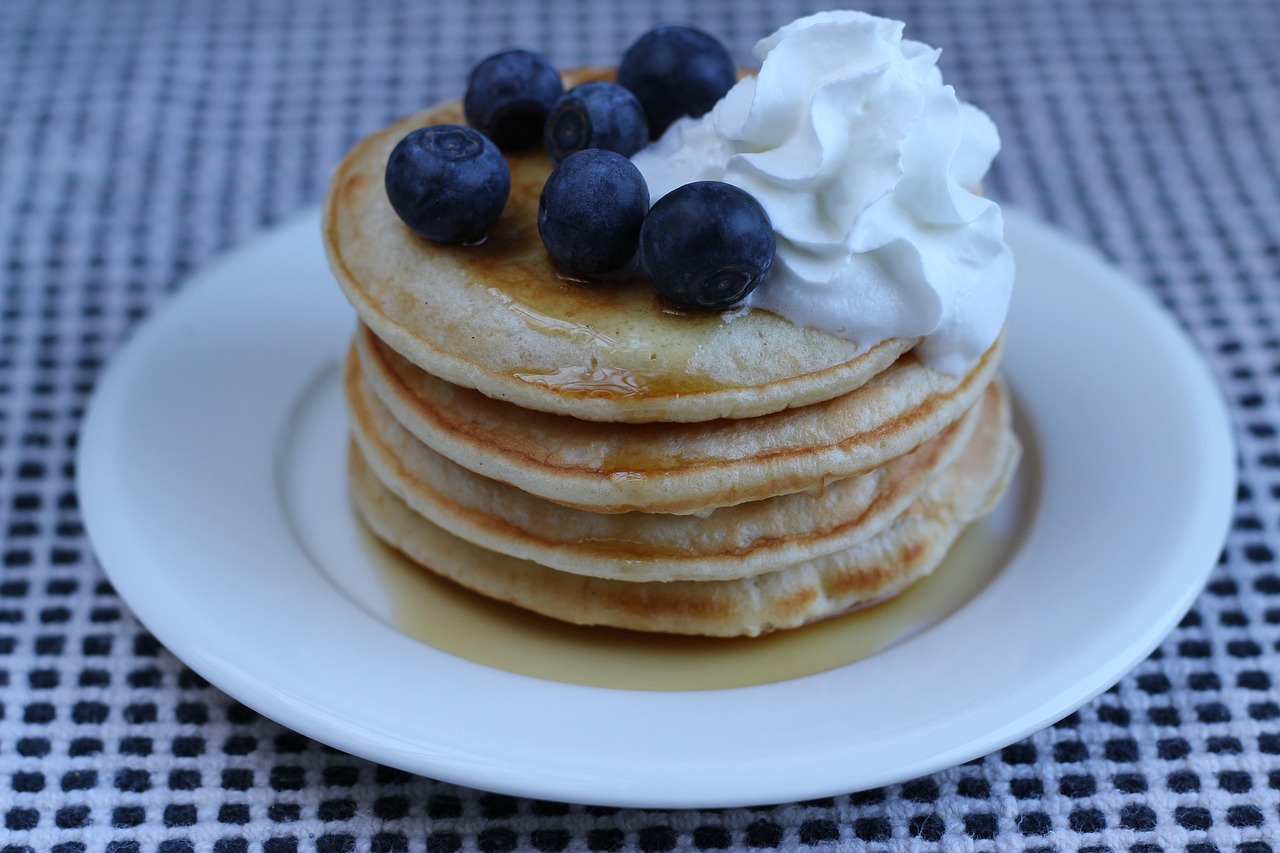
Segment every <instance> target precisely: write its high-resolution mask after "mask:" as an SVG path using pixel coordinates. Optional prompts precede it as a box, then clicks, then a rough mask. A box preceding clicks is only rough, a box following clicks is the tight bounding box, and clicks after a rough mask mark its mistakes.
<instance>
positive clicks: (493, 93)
mask: <svg viewBox="0 0 1280 853" xmlns="http://www.w3.org/2000/svg"><path fill="white" fill-rule="evenodd" d="M562 94H564V84H563V83H562V82H560V75H559V74H557V73H556V70H555V69H554V68H552V67H551V63H550V62H548V61H547V58H546V57H545V56H543V55H542V54H540V53H534V52H533V51H531V50H523V49H520V48H517V49H515V50H504V51H503V52H501V53H495V54H494V55H493V56H490V57H488V58H486V59H483V60H481V61H480V63H479V64H478V65H476V67H475V68H472V69H471V76H470V77H468V78H467V94H466V95H465V96H464V97H463V99H462V111H463V113H465V114H466V117H467V123H468V124H470V125H471V126H472V127H474V128H475V129H476V130H478V131H480V132H481V133H483V134H484V135H485V136H488V137H489V138H490V139H492V140H493V141H494V142H495V143H496V144H497V146H498V147H499V148H501V149H502V150H503V151H517V150H520V149H522V148H531V147H532V146H534V145H537V144H538V143H539V142H540V141H542V125H543V124H544V123H545V122H546V120H547V113H549V112H551V107H552V106H553V105H554V104H555V102H556V100H557V99H558V98H559V97H560V96H561V95H562Z"/></svg>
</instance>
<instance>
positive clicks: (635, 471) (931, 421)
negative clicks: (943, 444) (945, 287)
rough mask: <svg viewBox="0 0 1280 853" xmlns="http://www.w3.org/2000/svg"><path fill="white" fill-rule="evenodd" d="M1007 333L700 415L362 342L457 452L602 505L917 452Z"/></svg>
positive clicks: (773, 483)
mask: <svg viewBox="0 0 1280 853" xmlns="http://www.w3.org/2000/svg"><path fill="white" fill-rule="evenodd" d="M1002 346H1003V339H1001V340H997V341H996V343H995V345H993V346H992V348H991V350H989V351H988V352H987V353H986V354H985V355H984V356H983V357H982V358H981V359H980V360H979V361H978V362H977V363H976V364H975V365H974V366H973V368H972V369H971V371H970V372H969V373H968V374H966V375H963V376H950V375H948V374H944V373H939V372H937V371H934V370H930V369H929V368H927V367H925V366H924V365H923V364H922V363H921V362H920V361H919V360H917V359H916V358H915V356H914V355H912V354H911V353H907V354H906V355H904V356H902V357H901V358H899V359H898V360H897V361H895V362H894V363H893V364H892V365H890V366H889V367H888V368H887V369H886V370H884V371H882V372H881V373H879V374H878V375H876V376H875V377H874V378H873V379H872V380H871V381H869V382H867V383H865V384H863V385H862V386H860V387H859V388H857V389H855V390H853V391H850V392H848V393H846V394H843V395H841V396H839V397H836V398H834V399H831V400H825V401H823V402H820V403H814V404H812V405H809V406H805V407H803V408H795V409H786V410H783V411H780V412H775V413H773V414H770V415H763V416H761V417H757V418H748V419H721V420H715V421H707V422H703V423H696V424H680V423H676V424H601V423H596V422H592V421H584V420H579V419H577V418H570V417H565V416H562V415H550V414H546V413H542V412H532V411H528V410H524V409H520V408H518V407H516V406H513V405H511V404H509V403H504V402H502V401H499V400H493V399H491V398H488V397H486V396H484V395H483V394H479V393H477V392H475V391H472V390H470V389H466V388H461V387H459V386H456V385H452V384H450V383H447V382H443V381H441V380H440V379H438V378H436V377H434V376H432V375H430V374H429V373H426V372H425V371H423V370H420V369H418V368H417V367H415V366H414V365H412V364H410V363H409V362H408V361H407V360H406V359H404V358H403V357H401V356H399V355H398V354H397V353H396V352H395V351H394V350H392V349H391V348H390V347H388V346H385V345H384V344H383V343H382V342H380V341H379V340H378V339H377V338H376V337H375V336H374V335H373V334H372V332H371V331H370V330H368V329H367V328H365V329H362V330H361V331H359V332H358V333H357V349H358V352H359V357H360V362H361V365H362V369H363V371H364V373H365V376H366V377H367V379H368V381H369V384H370V387H371V388H372V389H373V390H374V393H376V394H377V395H378V398H379V399H380V400H382V402H383V403H384V404H385V405H386V406H387V408H389V409H390V410H391V412H392V414H393V415H394V416H395V418H396V420H397V421H399V422H400V423H401V424H403V425H404V427H405V428H406V429H408V430H409V431H410V432H412V433H413V434H414V435H415V436H416V437H417V438H418V439H419V440H421V441H422V442H423V443H425V444H426V445H427V446H429V447H430V448H431V449H433V450H435V451H436V452H437V453H440V454H441V455H443V456H445V457H447V458H449V459H451V460H452V461H454V462H456V463H458V464H459V465H461V466H463V467H464V468H467V469H468V470H471V471H474V472H476V473H478V474H482V475H484V476H486V477H489V478H492V479H496V480H500V481H502V482H505V483H508V484H510V485H513V486H516V487H517V488H520V489H523V490H524V491H527V492H529V493H530V494H533V495H537V496H538V497H541V498H545V499H546V500H549V501H553V502H555V503H560V504H564V505H565V506H571V507H575V508H578V509H585V510H590V511H592V512H600V513H618V512H628V511H632V510H640V511H643V512H665V513H689V512H699V511H703V510H706V509H708V508H711V507H718V506H733V505H735V504H740V503H745V502H747V501H754V500H762V499H764V498H770V497H774V496H776V495H783V494H789V493H792V492H799V491H803V490H805V489H809V488H811V487H813V486H815V485H818V484H821V483H824V482H829V481H831V480H836V479H843V478H846V477H852V476H857V475H860V474H864V473H866V472H868V471H871V470H873V469H875V468H878V467H880V466H881V465H883V464H885V463H886V462H888V461H889V460H891V459H895V458H897V457H899V456H902V455H904V454H906V453H909V452H911V451H912V450H914V449H915V448H917V447H919V446H920V445H921V444H923V443H924V442H926V441H928V440H929V439H931V438H933V437H934V436H936V435H938V434H939V433H940V432H942V430H944V429H945V428H946V427H947V426H948V425H950V424H951V423H953V422H955V421H956V420H957V419H958V418H959V417H960V416H961V415H962V414H963V413H964V412H966V411H968V410H969V409H970V408H971V407H972V406H973V405H974V403H976V402H977V400H978V399H979V398H980V397H981V396H982V392H983V390H984V389H985V388H986V387H987V385H988V384H989V383H990V381H991V379H992V377H993V376H994V375H995V372H996V368H997V366H998V364H999V361H1000V354H1001V351H1002Z"/></svg>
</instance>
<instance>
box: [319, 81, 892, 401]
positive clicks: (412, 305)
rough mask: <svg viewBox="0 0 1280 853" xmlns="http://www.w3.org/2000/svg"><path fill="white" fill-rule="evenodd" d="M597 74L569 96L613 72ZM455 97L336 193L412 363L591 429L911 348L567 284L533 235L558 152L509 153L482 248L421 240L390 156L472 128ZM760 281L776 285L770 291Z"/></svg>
mask: <svg viewBox="0 0 1280 853" xmlns="http://www.w3.org/2000/svg"><path fill="white" fill-rule="evenodd" d="M610 73H611V72H607V71H605V70H603V69H587V70H583V71H578V72H575V73H572V74H569V75H567V76H566V83H567V84H569V85H572V84H574V83H576V82H579V81H582V80H586V79H598V78H603V77H608V76H610ZM461 123H463V119H462V113H461V108H460V105H459V103H458V102H456V101H454V102H449V103H446V104H443V105H440V106H436V107H433V108H431V109H428V110H424V111H422V112H419V113H415V114H414V115H411V116H409V117H407V118H405V119H403V120H401V121H399V122H396V123H395V124H393V125H391V126H390V127H388V128H386V129H385V130H383V131H381V132H379V133H375V134H373V135H372V136H369V137H367V138H365V139H364V140H362V141H361V142H360V143H358V144H357V145H356V146H355V147H354V148H353V149H352V150H351V151H350V153H348V155H347V156H346V157H345V158H344V159H343V161H342V162H341V164H340V165H339V166H338V169H337V171H336V173H335V175H334V177H333V180H332V181H331V183H330V188H329V192H328V195H327V197H326V200H325V205H324V228H323V236H324V243H325V249H326V252H327V253H328V257H329V263H330V266H331V267H332V269H333V273H334V276H335V277H336V278H337V280H338V283H339V285H340V286H341V287H342V289H343V292H344V293H345V294H346V296H347V298H348V299H349V300H350V301H351V304H352V305H353V306H355V309H356V311H357V312H358V313H359V315H360V317H361V319H362V320H363V321H364V322H365V323H366V324H368V326H369V327H371V328H372V329H373V330H374V331H375V332H376V333H377V335H378V337H380V338H381V339H382V340H383V341H385V342H386V343H387V344H389V345H390V346H391V347H392V348H393V349H395V350H396V351H397V352H398V353H400V354H401V355H402V356H403V357H404V358H406V359H407V360H408V361H409V362H411V363H413V364H415V365H417V366H418V367H420V368H422V369H423V370H425V371H427V372H429V373H432V374H434V375H436V376H438V377H440V378H442V379H444V380H446V381H448V382H451V383H453V384H455V385H460V386H464V387H467V388H474V389H477V390H478V391H480V392H481V393H483V394H485V395H487V396H489V397H493V398H495V399H498V400H505V401H507V402H509V403H512V404H515V405H518V406H521V407H524V408H527V409H535V410H538V411H542V412H550V413H555V414H562V415H572V416H573V417H576V418H581V419H586V420H594V421H618V422H633V423H640V422H653V421H667V422H697V421H707V420H712V419H716V418H745V417H756V416H759V415H764V414H768V413H770V412H776V411H780V410H782V409H785V408H788V407H792V406H805V405H809V404H812V403H817V402H821V401H823V400H828V399H831V398H833V397H837V396H839V395H841V394H845V393H847V392H849V391H851V390H853V389H854V388H857V387H859V386H860V385H862V384H863V383H865V382H866V381H867V380H869V379H870V378H871V377H873V376H875V375H876V374H878V373H880V372H881V371H882V370H884V369H885V368H886V367H888V366H889V365H890V364H892V363H893V362H894V361H895V360H896V359H897V358H898V356H900V355H901V354H902V353H904V352H906V351H907V350H908V349H909V348H910V347H912V346H913V345H914V344H915V343H916V340H915V339H907V340H889V341H885V342H883V343H876V342H868V343H870V344H875V345H874V346H870V347H868V346H867V345H864V344H861V343H859V342H856V341H850V340H845V339H843V338H838V337H835V336H833V335H830V334H827V333H825V332H821V331H818V330H816V329H811V328H805V327H801V326H798V325H796V324H794V323H792V322H790V321H788V320H785V319H783V318H781V317H779V316H777V315H775V314H772V313H769V312H767V311H760V310H756V311H730V312H723V313H715V312H682V311H679V310H677V309H674V308H673V307H671V306H670V305H668V304H666V303H664V302H663V301H662V300H661V299H660V298H659V297H658V296H657V295H656V294H655V293H654V291H653V289H652V288H651V287H650V286H649V284H648V283H647V281H645V280H644V278H643V276H641V275H639V274H637V273H636V272H635V271H630V272H621V273H616V274H611V275H609V276H605V277H602V278H601V279H599V280H596V281H581V280H574V279H571V278H568V277H565V276H562V275H559V274H557V270H556V269H555V267H554V265H553V264H552V261H551V260H550V258H549V256H548V255H547V252H546V250H545V249H544V248H543V246H542V242H541V239H540V238H539V236H538V229H537V207H538V198H539V195H540V193H541V190H542V185H543V183H544V182H545V180H546V178H547V176H548V175H549V174H550V172H551V163H550V161H549V160H548V159H547V157H546V155H545V154H544V153H543V152H541V151H539V150H535V151H532V152H525V153H518V154H511V155H508V157H507V160H508V163H509V165H510V168H511V196H510V199H509V200H508V202H507V205H506V208H505V210H504V212H503V214H502V217H501V218H500V219H499V221H498V223H497V224H496V225H495V226H494V228H493V229H492V230H491V231H490V233H489V234H488V236H487V238H486V239H485V240H484V241H483V242H482V243H480V244H478V245H471V246H451V245H443V244H437V243H431V242H429V241H427V240H423V239H421V238H419V237H417V236H416V235H414V234H413V233H412V232H410V231H409V230H408V228H407V227H406V226H405V225H404V224H403V223H402V222H401V221H400V219H399V218H398V217H397V216H396V214H395V212H394V211H393V210H392V208H391V205H390V203H389V202H388V201H387V197H386V192H385V190H384V188H383V175H384V171H385V168H386V163H387V157H388V155H389V154H390V152H391V149H392V148H393V147H394V146H395V144H396V143H397V142H399V141H400V139H402V138H403V137H404V136H405V135H406V134H408V133H409V132H410V131H412V130H414V129H416V128H419V127H423V126H426V125H429V124H461ZM762 286H764V287H767V286H768V282H765V283H764V284H763V285H762Z"/></svg>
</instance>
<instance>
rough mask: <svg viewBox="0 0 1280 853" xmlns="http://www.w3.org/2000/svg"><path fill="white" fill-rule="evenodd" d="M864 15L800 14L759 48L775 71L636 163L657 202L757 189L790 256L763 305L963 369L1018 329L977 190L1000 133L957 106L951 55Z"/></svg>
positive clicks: (999, 224) (997, 225)
mask: <svg viewBox="0 0 1280 853" xmlns="http://www.w3.org/2000/svg"><path fill="white" fill-rule="evenodd" d="M902 30H903V24H902V23H901V22H899V21H892V20H887V19H885V18H877V17H874V16H872V15H867V14H864V13H862V12H848V11H838V12H821V13H818V14H816V15H812V16H809V17H806V18H801V19H799V20H797V21H795V22H793V23H791V24H788V25H787V26H785V27H783V28H782V29H780V30H778V31H777V32H776V33H774V34H773V35H771V36H769V37H768V38H765V39H763V40H761V41H760V42H759V43H758V44H757V45H756V47H755V56H756V58H757V59H759V60H760V62H761V67H760V72H759V74H757V75H756V76H754V77H748V78H744V79H742V80H740V81H739V82H738V83H737V84H736V85H735V86H734V87H733V88H732V89H730V90H729V92H728V93H727V94H726V95H725V96H724V98H722V99H721V100H720V102H719V103H718V104H716V106H715V107H714V108H713V109H712V110H711V111H710V112H708V113H707V114H706V115H704V116H702V117H700V118H689V117H686V118H683V119H680V120H678V121H677V122H675V123H674V124H673V125H672V126H671V127H670V128H668V129H667V131H666V133H665V134H663V136H662V138H661V139H659V140H658V141H656V142H655V143H653V144H652V145H650V146H648V147H647V148H645V149H643V150H641V151H640V152H639V153H637V154H636V155H635V156H634V157H633V158H632V160H633V162H634V163H635V164H636V166H637V167H639V169H640V171H641V173H642V174H643V175H644V177H645V179H646V181H647V182H648V184H649V194H650V197H651V199H652V200H653V201H657V200H658V199H659V198H661V197H662V196H663V195H665V194H667V193H668V192H670V191H671V190H673V189H675V188H676V187H678V186H681V185H683V184H687V183H690V182H692V181H703V180H717V181H726V182H728V183H730V184H734V185H736V186H738V187H741V188H742V189H744V190H746V191H747V192H749V193H751V195H753V196H754V197H755V198H756V199H757V200H758V201H759V202H760V203H761V204H762V205H763V206H764V209H765V210H766V211H767V212H768V214H769V218H770V219H771V220H772V222H773V228H774V231H775V232H776V234H777V244H778V252H777V257H776V259H775V260H774V264H773V268H772V270H771V271H770V273H769V276H768V277H767V278H766V280H765V281H764V282H762V283H761V285H760V286H759V287H757V288H756V290H755V291H754V292H753V293H752V294H751V295H750V296H749V297H748V301H747V304H748V305H749V306H751V307H753V308H762V309H766V310H769V311H773V312H775V313H777V314H780V315H782V316H783V317H786V318H788V319H790V320H791V321H793V322H795V323H798V324H801V325H805V326H812V327H816V328H819V329H822V330H824V331H827V332H830V333H831V334H834V335H838V336H840V337H844V338H848V339H851V340H854V341H856V342H858V343H859V344H860V345H861V346H862V347H863V348H864V349H870V348H871V347H873V346H875V345H876V344H878V343H880V342H881V341H884V340H887V339H889V338H913V337H922V338H923V339H924V340H923V341H922V342H921V344H920V345H919V347H917V350H916V351H917V353H918V354H919V355H920V357H921V358H922V359H923V360H924V362H925V363H926V364H928V365H929V366H931V367H933V368H935V369H937V370H942V371H945V372H947V373H952V374H956V373H960V372H963V371H964V370H965V369H966V368H967V367H968V366H969V365H971V364H972V363H973V362H974V361H976V360H977V359H978V357H979V356H981V355H982V353H983V352H985V351H986V350H987V348H989V347H990V346H991V344H992V343H993V342H994V341H995V339H996V337H997V336H998V335H999V333H1000V330H1001V328H1002V327H1003V325H1004V319H1005V315H1006V313H1007V311H1008V306H1009V296H1010V291H1011V289H1012V285H1013V258H1012V255H1011V254H1010V252H1009V248H1008V246H1006V245H1005V242H1004V222H1003V219H1002V218H1001V215H1000V208H999V207H998V206H997V205H996V204H995V203H994V202H992V201H991V200H989V199H986V198H983V197H982V196H981V195H978V194H976V191H977V190H979V189H980V187H981V184H982V178H983V176H984V175H985V174H986V172H987V169H988V168H989V167H990V165H991V161H992V159H993V158H994V157H995V155H996V152H997V151H999V149H1000V138H999V135H998V134H997V133H996V128H995V125H994V124H993V123H992V121H991V119H989V118H988V117H987V115H986V114H985V113H983V112H982V111H981V110H979V109H978V108H976V107H974V106H972V105H970V104H967V103H965V102H963V101H961V100H959V99H957V98H956V94H955V90H954V89H952V87H950V86H947V85H944V84H943V82H942V74H941V72H940V71H939V70H938V68H937V60H938V54H939V51H937V50H934V49H933V48H931V47H929V46H928V45H925V44H922V43H920V42H915V41H910V40H908V39H904V38H902Z"/></svg>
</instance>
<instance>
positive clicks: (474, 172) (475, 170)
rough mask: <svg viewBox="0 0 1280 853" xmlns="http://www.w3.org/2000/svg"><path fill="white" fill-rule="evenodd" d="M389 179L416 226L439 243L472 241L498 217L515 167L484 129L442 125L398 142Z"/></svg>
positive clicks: (405, 216)
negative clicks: (480, 131)
mask: <svg viewBox="0 0 1280 853" xmlns="http://www.w3.org/2000/svg"><path fill="white" fill-rule="evenodd" d="M384 183H385V185H386V188H387V199H388V200H389V201H390V202H391V206H392V207H393V208H395V211H396V214H397V215H398V216H399V217H400V218H401V219H402V220H404V224H405V225H408V226H409V227H410V228H411V229H413V231H415V232H416V233H418V234H420V235H422V236H423V237H426V238H427V239H428V240H435V241H436V242H438V243H468V242H471V241H473V240H478V239H480V238H481V237H483V236H484V234H485V232H486V231H488V230H489V228H490V227H492V226H493V223H495V222H497V221H498V217H499V216H500V215H501V214H502V208H503V206H504V205H505V204H506V203H507V196H508V195H509V194H510V192H511V172H510V170H509V169H508V168H507V161H506V160H505V159H503V157H502V152H500V151H499V150H498V148H497V146H496V145H494V144H493V143H492V142H490V141H489V140H488V139H486V138H485V137H484V136H483V135H482V134H481V133H479V132H477V131H475V130H472V129H471V128H469V127H461V126H459V125H456V124H437V125H432V126H431V127H423V128H420V129H418V130H415V131H413V133H410V134H409V135H408V136H406V137H405V138H404V139H402V140H400V142H399V143H397V144H396V147H395V148H394V149H392V151H391V156H390V157H389V158H387V174H386V178H385V181H384Z"/></svg>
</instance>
